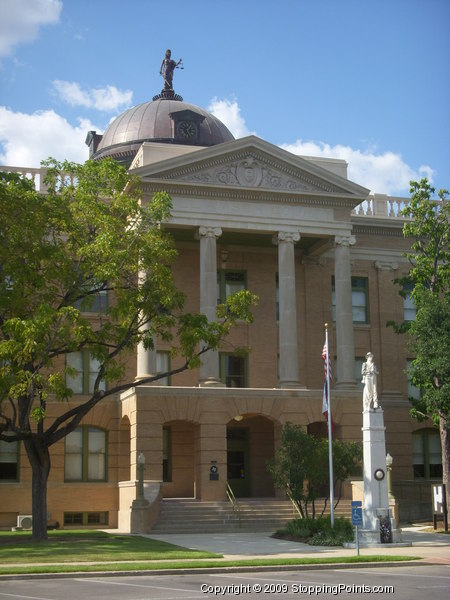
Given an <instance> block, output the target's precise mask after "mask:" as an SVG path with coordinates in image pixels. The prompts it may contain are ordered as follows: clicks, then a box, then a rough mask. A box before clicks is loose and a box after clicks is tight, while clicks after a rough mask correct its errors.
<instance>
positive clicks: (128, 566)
mask: <svg viewBox="0 0 450 600" xmlns="http://www.w3.org/2000/svg"><path fill="white" fill-rule="evenodd" d="M412 560H420V557H418V556H391V555H389V556H385V555H378V554H377V555H373V556H369V555H368V556H341V557H339V556H336V557H328V558H256V559H248V560H217V559H216V560H211V559H207V560H201V561H200V560H185V561H165V562H148V561H147V562H133V563H110V564H92V565H70V564H68V565H39V566H33V565H29V566H23V567H16V566H15V567H0V575H25V574H33V573H44V574H45V573H49V574H51V573H91V572H111V571H116V572H120V571H162V570H168V569H201V568H203V569H205V568H206V569H210V568H215V567H265V566H286V565H288V566H289V565H293V566H295V565H327V564H330V565H332V564H349V563H350V564H351V563H373V562H407V561H412Z"/></svg>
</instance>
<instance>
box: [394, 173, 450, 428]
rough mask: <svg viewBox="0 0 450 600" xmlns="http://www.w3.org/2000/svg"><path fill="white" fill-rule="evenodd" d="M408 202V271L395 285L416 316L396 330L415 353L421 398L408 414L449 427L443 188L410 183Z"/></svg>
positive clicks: (449, 289) (449, 254)
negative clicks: (404, 287) (406, 288)
mask: <svg viewBox="0 0 450 600" xmlns="http://www.w3.org/2000/svg"><path fill="white" fill-rule="evenodd" d="M410 192H411V201H410V203H409V204H408V205H407V206H406V207H405V208H404V209H403V211H402V214H403V216H405V217H408V218H409V220H408V221H407V222H406V223H405V225H404V227H403V234H404V236H405V237H407V238H411V240H412V244H411V251H410V252H408V253H406V256H407V258H408V260H409V262H410V265H411V266H410V269H409V272H408V274H407V276H406V277H404V278H403V279H400V280H399V282H400V283H403V284H404V283H408V284H409V285H410V286H412V291H411V297H412V299H413V300H414V303H415V305H416V309H417V312H416V318H415V320H414V321H410V322H408V323H407V324H405V325H404V326H403V328H400V331H404V330H407V331H408V332H409V337H410V348H411V351H412V353H413V354H414V355H415V359H414V360H413V361H412V363H411V367H410V369H409V376H410V379H411V382H412V383H413V384H414V385H415V386H417V387H419V388H420V390H421V396H420V399H414V398H411V399H410V400H411V402H412V405H413V408H412V411H411V413H412V416H413V417H415V418H417V419H419V420H423V419H426V418H428V417H431V418H433V420H434V421H435V423H436V424H438V423H439V421H440V419H443V422H444V423H446V427H447V428H448V426H449V424H450V345H449V343H448V340H449V339H450V260H449V259H450V251H449V239H450V202H449V201H448V200H446V194H447V193H448V192H447V191H446V190H439V192H438V197H439V200H433V199H432V197H433V196H434V194H435V189H434V188H433V187H432V186H431V185H430V184H429V183H428V181H427V179H422V180H421V181H420V182H415V181H412V182H411V188H410Z"/></svg>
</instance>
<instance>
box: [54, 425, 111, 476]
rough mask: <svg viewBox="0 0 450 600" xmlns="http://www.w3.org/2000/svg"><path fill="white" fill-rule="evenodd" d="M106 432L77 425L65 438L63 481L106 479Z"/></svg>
mask: <svg viewBox="0 0 450 600" xmlns="http://www.w3.org/2000/svg"><path fill="white" fill-rule="evenodd" d="M106 438H107V436H106V432H105V431H103V430H102V429H98V428H97V427H88V426H83V427H78V428H77V429H75V431H72V433H69V435H67V436H66V439H65V444H66V448H65V461H64V479H65V481H106V473H107V470H106V446H107V439H106Z"/></svg>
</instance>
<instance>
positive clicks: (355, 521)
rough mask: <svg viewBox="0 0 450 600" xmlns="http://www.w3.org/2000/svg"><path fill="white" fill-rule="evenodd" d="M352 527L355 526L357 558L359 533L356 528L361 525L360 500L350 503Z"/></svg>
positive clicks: (357, 554)
mask: <svg viewBox="0 0 450 600" xmlns="http://www.w3.org/2000/svg"><path fill="white" fill-rule="evenodd" d="M352 525H354V526H355V546H356V556H359V533H358V527H359V526H360V525H362V502H361V501H360V500H353V501H352Z"/></svg>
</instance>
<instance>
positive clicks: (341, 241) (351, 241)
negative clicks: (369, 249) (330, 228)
mask: <svg viewBox="0 0 450 600" xmlns="http://www.w3.org/2000/svg"><path fill="white" fill-rule="evenodd" d="M334 244H335V246H347V247H349V246H354V245H355V244H356V238H355V236H354V235H336V236H335V238H334Z"/></svg>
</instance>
